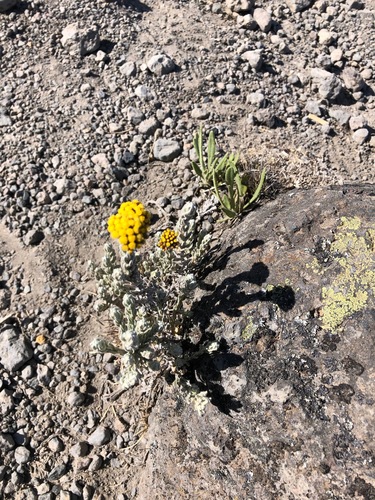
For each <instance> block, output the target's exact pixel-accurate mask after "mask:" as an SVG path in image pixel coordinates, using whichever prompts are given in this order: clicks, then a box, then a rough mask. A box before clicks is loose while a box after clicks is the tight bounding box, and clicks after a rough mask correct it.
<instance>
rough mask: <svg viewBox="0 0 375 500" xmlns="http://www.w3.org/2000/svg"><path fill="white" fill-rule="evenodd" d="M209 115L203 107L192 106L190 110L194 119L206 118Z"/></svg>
mask: <svg viewBox="0 0 375 500" xmlns="http://www.w3.org/2000/svg"><path fill="white" fill-rule="evenodd" d="M209 116H210V112H209V111H208V110H207V109H205V108H199V107H198V108H194V109H193V110H192V112H191V117H192V118H193V119H195V120H206V119H207V118H208V117H209Z"/></svg>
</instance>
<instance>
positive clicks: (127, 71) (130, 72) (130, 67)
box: [120, 61, 137, 78]
mask: <svg viewBox="0 0 375 500" xmlns="http://www.w3.org/2000/svg"><path fill="white" fill-rule="evenodd" d="M120 73H121V74H122V75H124V76H127V77H128V78H129V77H131V76H135V75H136V74H137V67H136V65H135V63H134V62H131V61H129V62H127V63H125V64H123V65H122V66H120Z"/></svg>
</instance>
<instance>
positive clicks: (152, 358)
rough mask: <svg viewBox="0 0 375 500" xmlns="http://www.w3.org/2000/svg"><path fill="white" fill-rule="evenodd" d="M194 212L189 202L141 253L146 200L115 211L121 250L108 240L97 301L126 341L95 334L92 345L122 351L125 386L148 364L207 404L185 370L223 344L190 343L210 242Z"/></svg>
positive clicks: (114, 232)
mask: <svg viewBox="0 0 375 500" xmlns="http://www.w3.org/2000/svg"><path fill="white" fill-rule="evenodd" d="M196 219H197V211H196V207H195V206H194V204H192V203H187V204H186V205H185V206H184V208H183V210H182V213H181V216H180V218H179V220H178V222H177V225H176V230H172V229H167V230H165V231H164V232H163V233H162V234H161V235H160V237H159V240H158V246H156V248H155V249H153V250H151V251H145V252H144V253H142V254H141V253H138V252H137V249H139V248H140V246H141V245H143V244H144V242H145V237H146V235H147V230H148V226H149V223H150V220H151V216H150V214H148V212H147V211H145V209H144V207H143V205H142V204H141V203H139V202H138V201H137V200H133V201H132V202H126V203H123V204H122V205H121V207H120V209H119V211H118V213H117V214H116V215H115V216H111V217H110V218H109V221H108V230H109V232H110V234H111V236H112V237H114V238H116V239H118V240H119V242H120V245H121V250H120V256H119V257H118V256H117V254H116V252H115V250H114V248H113V246H112V245H110V244H106V245H105V248H104V250H105V252H104V257H103V259H102V263H101V265H100V266H98V267H94V266H93V269H94V272H95V277H96V280H97V283H98V301H97V302H96V304H95V307H96V309H97V310H98V311H104V310H107V309H108V310H109V315H110V318H111V319H112V321H113V322H114V324H115V325H116V327H117V328H118V331H119V340H120V342H119V343H116V342H114V343H112V342H109V341H108V340H105V339H95V340H94V341H93V343H92V347H93V349H95V351H98V352H110V353H113V354H117V355H118V356H120V357H121V369H120V380H119V381H120V383H121V384H122V386H123V387H124V388H126V389H127V388H130V387H132V386H134V385H135V384H136V383H138V382H139V381H140V379H141V378H142V377H143V376H144V374H145V373H147V372H149V371H154V372H157V373H159V374H164V375H167V374H172V375H173V376H174V378H175V381H176V383H178V384H179V386H180V389H181V392H182V393H183V394H185V395H186V394H189V397H187V399H189V400H190V401H192V402H193V403H194V404H195V406H196V408H197V410H198V411H202V409H203V408H204V404H203V403H204V402H207V401H208V400H207V397H206V393H205V392H201V391H199V390H198V389H197V388H196V387H194V386H193V385H191V384H190V383H189V382H188V381H187V380H185V379H184V378H183V375H184V373H185V370H186V368H187V366H188V364H189V362H190V361H191V360H192V359H193V358H196V357H197V356H199V355H201V354H202V353H203V352H211V351H212V350H214V349H216V348H217V347H218V346H217V345H216V343H215V342H214V343H212V342H211V343H209V344H206V345H204V346H200V348H199V350H198V351H197V350H196V351H195V352H194V353H191V352H188V351H187V350H186V348H184V345H185V344H186V342H185V341H186V338H187V332H185V330H184V320H185V318H186V316H187V315H188V314H189V305H190V304H191V302H192V299H193V292H194V290H195V288H196V287H197V280H196V277H195V271H196V270H197V269H198V267H199V264H200V263H201V261H202V258H203V256H204V254H205V252H206V250H207V248H208V245H209V241H210V238H209V235H207V234H205V233H204V232H203V231H200V230H199V229H198V227H197V222H196ZM130 228H131V229H132V233H129V229H130ZM139 235H140V236H141V237H139ZM133 238H135V239H133ZM134 246H135V247H134Z"/></svg>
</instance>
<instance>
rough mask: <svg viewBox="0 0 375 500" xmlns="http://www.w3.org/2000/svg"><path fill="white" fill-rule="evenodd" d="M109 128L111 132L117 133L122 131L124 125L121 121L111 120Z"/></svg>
mask: <svg viewBox="0 0 375 500" xmlns="http://www.w3.org/2000/svg"><path fill="white" fill-rule="evenodd" d="M108 130H109V131H110V132H111V134H117V133H118V132H121V130H122V125H121V123H117V122H111V123H109V124H108Z"/></svg>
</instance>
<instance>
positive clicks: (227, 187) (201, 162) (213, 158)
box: [192, 128, 266, 219]
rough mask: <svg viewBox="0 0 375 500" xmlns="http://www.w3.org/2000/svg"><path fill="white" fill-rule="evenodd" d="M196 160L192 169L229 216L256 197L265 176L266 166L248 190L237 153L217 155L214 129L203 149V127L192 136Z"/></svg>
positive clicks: (249, 205)
mask: <svg viewBox="0 0 375 500" xmlns="http://www.w3.org/2000/svg"><path fill="white" fill-rule="evenodd" d="M193 145H194V149H195V151H196V153H197V156H198V162H194V161H193V162H192V167H193V170H194V172H195V173H196V174H197V175H198V177H200V178H201V180H202V182H203V184H204V185H206V186H210V187H212V188H213V190H214V193H215V196H216V198H217V199H218V201H219V203H220V207H221V209H222V211H223V213H224V215H225V216H226V217H228V218H230V219H233V218H235V217H238V216H239V215H241V214H242V213H243V212H245V211H246V210H248V209H249V208H250V207H251V205H253V204H254V203H256V201H257V200H258V199H259V197H260V194H261V191H262V189H263V186H264V182H265V178H266V169H263V170H262V172H261V175H260V179H259V183H258V185H257V187H256V188H255V189H254V191H253V192H252V193H251V192H249V187H248V184H247V182H246V175H245V174H243V173H242V172H241V170H240V167H239V154H236V155H235V154H234V153H230V154H229V153H227V154H225V155H224V156H223V157H222V158H220V157H218V156H217V151H216V141H215V135H214V132H213V131H211V132H210V134H209V137H208V142H207V146H206V152H205V150H204V146H203V132H202V128H200V129H199V131H198V132H197V133H196V135H195V136H194V139H193Z"/></svg>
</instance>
